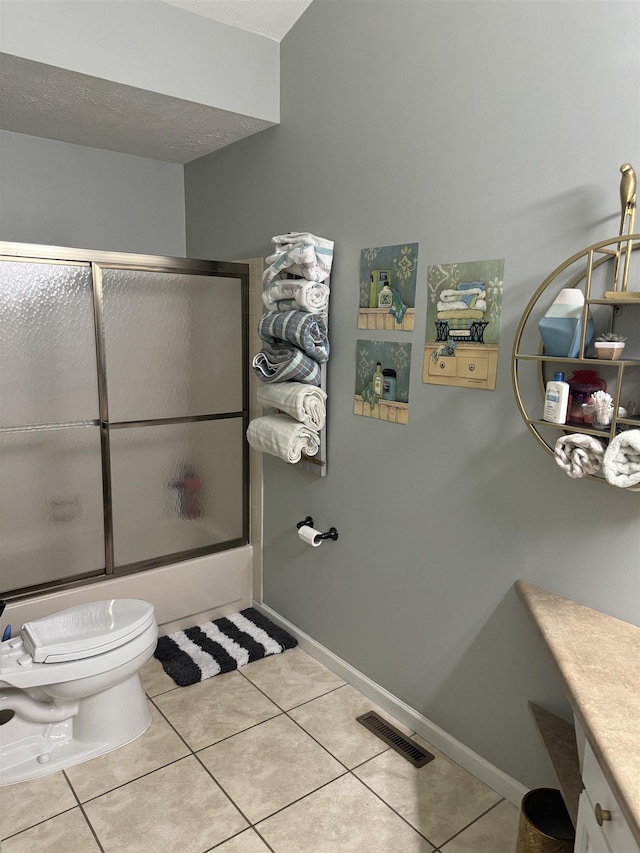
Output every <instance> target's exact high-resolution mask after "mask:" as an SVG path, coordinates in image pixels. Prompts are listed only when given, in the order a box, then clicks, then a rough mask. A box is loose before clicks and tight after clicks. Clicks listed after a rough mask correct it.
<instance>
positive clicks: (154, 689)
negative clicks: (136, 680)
mask: <svg viewBox="0 0 640 853" xmlns="http://www.w3.org/2000/svg"><path fill="white" fill-rule="evenodd" d="M140 681H141V682H142V686H143V687H144V691H145V693H146V694H147V696H158V694H160V693H166V692H167V691H169V690H177V689H178V688H177V685H176V683H175V681H174V680H173V678H171V677H170V676H169V675H167V673H166V672H165V671H164V669H163V668H162V664H161V663H160V661H159V660H157V659H156V658H151V659H150V660H148V661H147V662H146V663H145V665H144V666H143V667H142V669H141V670H140Z"/></svg>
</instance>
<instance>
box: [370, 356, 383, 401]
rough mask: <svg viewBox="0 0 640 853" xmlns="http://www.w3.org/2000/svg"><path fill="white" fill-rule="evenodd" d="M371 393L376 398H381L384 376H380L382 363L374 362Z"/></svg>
mask: <svg viewBox="0 0 640 853" xmlns="http://www.w3.org/2000/svg"><path fill="white" fill-rule="evenodd" d="M372 388H373V393H374V394H375V395H376V397H382V392H383V390H384V376H383V375H382V362H380V361H378V362H376V370H375V373H374V374H373V379H372Z"/></svg>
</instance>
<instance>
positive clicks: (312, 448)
mask: <svg viewBox="0 0 640 853" xmlns="http://www.w3.org/2000/svg"><path fill="white" fill-rule="evenodd" d="M247 441H248V442H249V444H250V445H251V447H253V449H254V450H258V451H260V453H270V454H271V455H272V456H278V457H280V459H284V461H285V462H291V463H295V462H299V461H300V459H301V458H302V453H303V452H304V453H305V454H306V455H307V456H315V455H316V454H317V452H318V450H319V449H320V437H319V435H318V433H317V432H316V430H314V429H310V428H309V427H307V426H304V424H300V423H298V422H297V421H294V420H293V418H290V417H289V415H265V416H264V417H263V418H256V419H255V420H253V421H251V423H250V424H249V427H248V429H247Z"/></svg>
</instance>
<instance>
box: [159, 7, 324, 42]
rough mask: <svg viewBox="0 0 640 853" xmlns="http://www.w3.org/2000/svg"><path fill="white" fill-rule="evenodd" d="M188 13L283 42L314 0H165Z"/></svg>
mask: <svg viewBox="0 0 640 853" xmlns="http://www.w3.org/2000/svg"><path fill="white" fill-rule="evenodd" d="M163 1H164V2H165V3H170V4H171V6H179V7H180V8H181V9H185V10H186V11H187V12H193V13H194V14H195V15H202V16H203V17H205V18H211V19H212V20H214V21H218V23H220V24H228V25H229V26H231V27H238V28H239V29H241V30H248V31H249V32H250V33H258V34H259V35H261V36H267V37H268V38H271V39H274V40H275V41H281V40H282V39H283V38H284V36H286V34H287V33H288V32H289V30H290V29H291V27H292V26H293V25H294V24H295V22H296V21H297V20H298V18H299V17H300V15H302V13H303V12H304V11H305V9H306V8H307V7H308V6H310V5H311V0H163Z"/></svg>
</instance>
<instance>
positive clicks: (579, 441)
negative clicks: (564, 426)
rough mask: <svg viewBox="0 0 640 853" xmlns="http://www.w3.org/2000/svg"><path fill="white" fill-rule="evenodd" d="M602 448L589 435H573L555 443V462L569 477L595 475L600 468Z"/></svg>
mask: <svg viewBox="0 0 640 853" xmlns="http://www.w3.org/2000/svg"><path fill="white" fill-rule="evenodd" d="M603 457H604V446H603V444H602V442H601V441H598V439H597V438H594V437H593V436H591V435H583V434H582V433H574V434H573V435H564V436H562V438H559V439H558V440H557V441H556V446H555V460H556V462H557V463H558V465H559V466H560V467H561V468H562V470H563V471H565V472H566V473H567V474H568V475H569V476H570V477H573V478H574V479H575V478H576V477H584V476H586V475H587V474H595V472H596V471H599V470H600V469H601V468H602V461H603Z"/></svg>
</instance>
